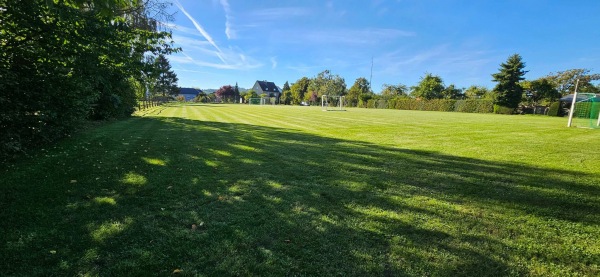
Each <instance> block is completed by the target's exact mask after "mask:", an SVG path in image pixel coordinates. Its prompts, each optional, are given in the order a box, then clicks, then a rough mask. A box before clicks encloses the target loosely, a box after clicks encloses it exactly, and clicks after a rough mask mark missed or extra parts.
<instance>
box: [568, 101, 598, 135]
mask: <svg viewBox="0 0 600 277" xmlns="http://www.w3.org/2000/svg"><path fill="white" fill-rule="evenodd" d="M568 126H569V127H572V126H573V127H580V128H600V95H598V94H595V93H576V94H574V95H573V99H572V104H571V109H570V111H569V124H568Z"/></svg>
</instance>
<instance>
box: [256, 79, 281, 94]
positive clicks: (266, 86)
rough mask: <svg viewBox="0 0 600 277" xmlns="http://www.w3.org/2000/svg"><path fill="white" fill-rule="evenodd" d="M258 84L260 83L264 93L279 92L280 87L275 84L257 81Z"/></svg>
mask: <svg viewBox="0 0 600 277" xmlns="http://www.w3.org/2000/svg"><path fill="white" fill-rule="evenodd" d="M256 83H258V85H259V86H260V89H262V91H269V92H279V87H277V86H276V85H275V83H273V82H267V81H256Z"/></svg>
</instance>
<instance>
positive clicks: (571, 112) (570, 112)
mask: <svg viewBox="0 0 600 277" xmlns="http://www.w3.org/2000/svg"><path fill="white" fill-rule="evenodd" d="M577 86H579V79H577V82H576V83H575V92H574V93H573V101H571V109H570V110H569V122H568V123H567V127H571V124H572V123H573V113H574V112H575V102H577Z"/></svg>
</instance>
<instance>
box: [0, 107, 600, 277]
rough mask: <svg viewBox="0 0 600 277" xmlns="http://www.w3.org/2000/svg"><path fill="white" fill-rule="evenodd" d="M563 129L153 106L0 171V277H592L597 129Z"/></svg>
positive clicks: (597, 222) (497, 119) (509, 121)
mask: <svg viewBox="0 0 600 277" xmlns="http://www.w3.org/2000/svg"><path fill="white" fill-rule="evenodd" d="M565 125H566V119H564V118H552V117H544V116H504V115H492V114H461V113H437V112H418V111H395V110H367V109H349V110H348V111H346V112H323V111H321V110H320V109H319V108H312V107H282V106H264V107H263V106H242V105H187V106H171V107H159V108H157V109H154V110H152V111H151V112H146V113H145V114H143V115H140V116H137V117H134V118H132V119H129V120H126V121H121V122H113V123H108V124H106V125H103V126H100V127H98V128H94V129H90V130H87V131H85V132H83V133H81V134H78V135H76V136H74V137H73V138H70V139H67V140H65V141H62V142H61V143H59V144H57V145H56V146H53V147H46V148H45V149H40V150H39V151H38V152H37V153H35V154H33V155H32V156H31V157H28V158H24V159H22V160H19V161H17V162H16V163H15V164H13V165H10V166H8V167H7V168H6V169H2V171H0V174H1V175H0V222H1V227H0V237H1V238H3V239H2V244H1V245H0V257H1V258H0V275H2V276H25V275H27V276H35V275H37V276H51V275H61V276H69V275H71V276H72V275H88V276H95V275H100V276H125V275H126V276H154V275H159V276H160V275H162V276H164V275H169V274H172V272H173V271H174V270H181V273H180V274H179V275H190V276H193V275H198V276H228V275H236V276H239V275H273V276H286V275H321V276H331V275H341V276H352V275H354V276H367V275H369V276H423V275H430V276H460V275H469V276H488V275H490V276H499V275H533V276H536V275H539V276H549V275H553V276H569V275H579V276H585V275H587V276H597V275H599V274H600V266H599V264H600V163H599V161H600V158H599V157H600V150H599V149H598V147H597V141H598V138H599V137H600V133H599V132H598V130H588V129H576V128H570V129H569V128H566V127H565ZM194 224H195V226H196V228H195V229H194V230H193V229H192V225H194Z"/></svg>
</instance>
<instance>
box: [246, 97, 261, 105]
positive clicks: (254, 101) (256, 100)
mask: <svg viewBox="0 0 600 277" xmlns="http://www.w3.org/2000/svg"><path fill="white" fill-rule="evenodd" d="M261 102H262V101H261V98H249V99H248V105H262V104H261Z"/></svg>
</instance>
